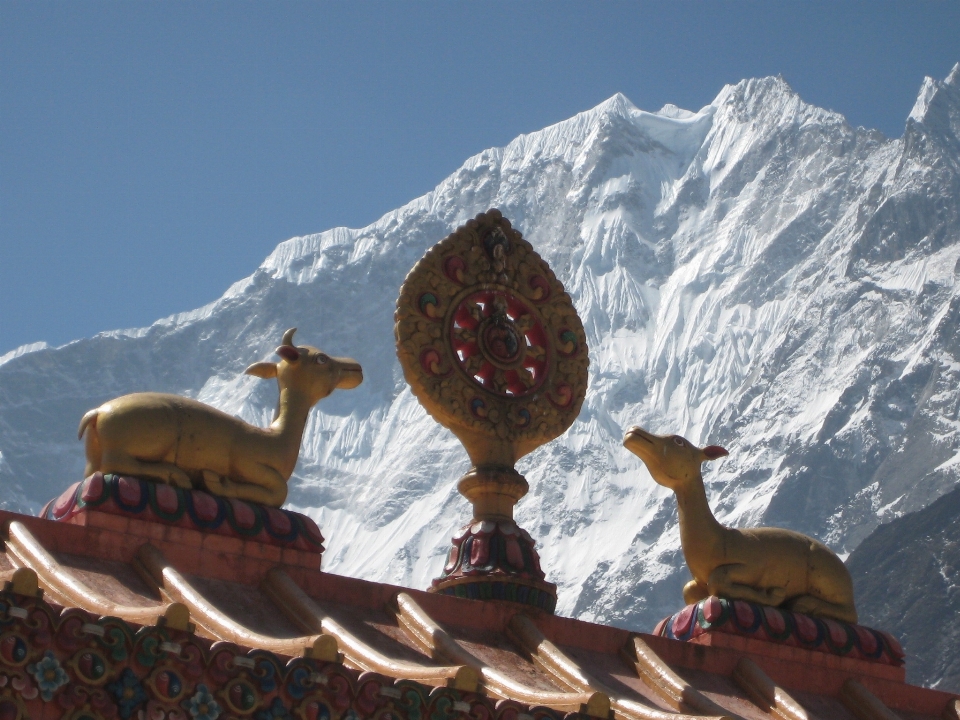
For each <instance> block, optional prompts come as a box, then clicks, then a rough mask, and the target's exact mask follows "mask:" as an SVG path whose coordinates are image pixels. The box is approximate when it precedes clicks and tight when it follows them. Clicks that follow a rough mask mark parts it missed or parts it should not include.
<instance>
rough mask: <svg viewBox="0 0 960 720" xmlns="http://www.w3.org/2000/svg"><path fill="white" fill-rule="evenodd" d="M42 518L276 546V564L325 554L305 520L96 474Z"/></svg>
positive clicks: (315, 560) (315, 559)
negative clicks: (142, 526)
mask: <svg viewBox="0 0 960 720" xmlns="http://www.w3.org/2000/svg"><path fill="white" fill-rule="evenodd" d="M40 517H42V518H45V519H47V520H55V521H57V522H67V523H72V524H74V525H91V524H103V525H105V526H106V525H110V524H111V523H110V521H109V520H107V518H108V517H114V518H118V519H121V520H122V522H137V521H140V522H143V523H149V524H154V525H165V526H169V527H171V528H176V529H177V530H181V529H182V530H188V531H189V530H193V531H197V532H199V533H202V534H204V535H220V536H226V537H228V538H235V539H236V540H238V541H244V542H245V543H247V542H249V543H253V544H257V545H261V546H262V545H267V546H274V547H276V548H277V551H275V552H276V554H277V556H278V559H279V557H280V554H281V553H282V552H286V551H290V552H288V553H287V554H288V556H291V554H292V555H294V556H297V557H299V556H300V554H301V553H303V554H308V556H307V557H309V558H310V559H309V565H313V566H316V567H319V565H320V556H321V555H322V553H323V535H321V534H320V528H318V527H317V524H316V523H315V522H314V521H313V520H311V519H310V518H308V517H307V516H306V515H301V514H300V513H295V512H291V511H290V510H281V509H277V508H272V507H264V506H262V505H256V504H254V503H248V502H245V501H243V500H237V499H235V498H221V497H215V496H213V495H210V494H209V493H205V492H202V491H200V490H181V489H179V488H175V487H173V486H172V485H165V484H162V483H156V482H150V481H148V480H139V479H137V478H130V477H123V476H119V475H104V474H102V473H99V472H97V473H94V474H93V475H91V476H90V477H88V478H87V479H85V480H83V481H82V482H79V483H75V484H74V485H72V486H71V487H69V488H68V489H67V490H66V491H65V492H64V493H63V494H62V495H60V497H59V498H57V499H56V500H52V501H50V502H49V503H47V505H46V507H44V508H43V510H41V511H40ZM128 527H129V525H128ZM162 532H163V531H161V534H162ZM150 534H151V533H147V536H149V535H150ZM303 559H304V560H306V559H307V558H303ZM297 564H305V563H302V562H297Z"/></svg>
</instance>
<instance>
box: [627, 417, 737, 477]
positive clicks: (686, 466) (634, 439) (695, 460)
mask: <svg viewBox="0 0 960 720" xmlns="http://www.w3.org/2000/svg"><path fill="white" fill-rule="evenodd" d="M623 446H624V447H625V448H626V449H627V450H629V451H630V452H632V453H633V454H634V455H636V456H637V457H639V458H640V459H641V460H643V462H644V464H645V465H646V466H647V469H648V470H649V471H650V475H651V476H652V477H653V479H654V480H655V481H656V482H657V483H658V484H659V485H663V486H664V487H667V488H670V489H671V490H676V489H677V488H679V487H683V486H685V485H689V484H690V483H694V482H700V481H702V479H703V476H702V475H701V474H700V464H701V463H704V462H706V461H707V460H716V459H717V458H721V457H723V456H724V455H728V454H729V453H728V452H727V451H726V450H725V449H724V448H722V447H720V446H719V445H708V446H707V447H705V448H698V447H697V446H696V445H694V444H693V443H691V442H690V441H689V440H687V439H686V438H683V437H680V436H679V435H654V434H652V433H648V432H647V431H646V430H644V429H643V428H641V427H637V426H636V425H635V426H633V427H632V428H630V429H629V430H627V434H626V435H625V436H624V438H623Z"/></svg>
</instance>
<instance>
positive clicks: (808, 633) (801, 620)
mask: <svg viewBox="0 0 960 720" xmlns="http://www.w3.org/2000/svg"><path fill="white" fill-rule="evenodd" d="M793 622H794V624H795V625H796V626H797V635H799V636H800V639H801V640H803V641H804V642H813V641H814V640H816V639H817V624H816V623H815V622H814V621H813V620H811V619H810V618H809V617H807V616H806V615H801V614H800V613H794V614H793Z"/></svg>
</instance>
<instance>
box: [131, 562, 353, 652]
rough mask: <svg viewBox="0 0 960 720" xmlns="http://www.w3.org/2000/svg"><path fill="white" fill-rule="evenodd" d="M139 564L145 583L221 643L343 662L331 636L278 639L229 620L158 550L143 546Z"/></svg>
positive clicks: (318, 635)
mask: <svg viewBox="0 0 960 720" xmlns="http://www.w3.org/2000/svg"><path fill="white" fill-rule="evenodd" d="M136 562H137V563H139V565H140V570H141V574H142V575H143V576H144V579H147V580H150V581H152V583H153V584H154V585H155V586H156V587H157V589H158V590H160V593H161V594H162V595H164V596H166V597H168V598H170V599H171V600H174V601H176V602H180V603H183V604H184V605H186V606H187V607H188V608H189V609H190V614H191V616H192V617H193V618H194V620H195V622H196V623H197V624H199V625H200V626H201V627H203V628H204V629H205V630H206V631H207V632H209V633H210V634H211V635H213V636H214V637H216V638H219V639H220V640H227V641H229V642H233V643H236V644H238V645H243V646H246V647H251V648H260V649H262V650H269V651H270V652H273V653H277V654H279V655H287V656H290V657H299V656H304V657H309V658H314V659H316V660H325V661H327V662H335V661H339V660H342V657H341V655H340V653H339V648H338V645H337V640H336V638H334V637H333V636H331V635H324V634H316V635H304V636H299V637H293V638H277V637H272V636H270V635H264V634H262V633H258V632H256V631H255V630H251V629H250V628H248V627H246V626H245V625H243V624H242V623H239V622H237V621H236V620H233V619H232V618H230V617H228V616H227V615H226V614H225V613H223V612H222V611H221V610H219V609H217V608H216V607H214V605H213V603H211V602H210V601H209V600H207V599H206V597H204V595H203V593H201V592H200V591H199V590H197V588H195V587H194V586H193V585H192V584H191V583H190V581H189V580H187V579H186V578H185V577H184V576H183V575H181V574H180V572H179V571H178V570H177V569H176V568H174V567H173V566H172V565H171V564H170V563H169V562H168V561H167V559H166V558H165V557H164V556H163V553H162V552H160V550H158V549H157V548H156V547H154V546H153V545H151V544H150V543H144V544H143V545H141V546H140V549H139V550H138V551H137V558H136Z"/></svg>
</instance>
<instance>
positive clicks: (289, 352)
mask: <svg viewBox="0 0 960 720" xmlns="http://www.w3.org/2000/svg"><path fill="white" fill-rule="evenodd" d="M274 352H275V353H276V354H277V355H279V356H280V357H282V358H283V359H284V360H286V361H287V362H291V363H292V362H296V361H297V360H299V359H300V351H299V350H297V349H296V348H295V347H294V346H293V345H281V346H280V347H278V348H277V349H276V350H274Z"/></svg>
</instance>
